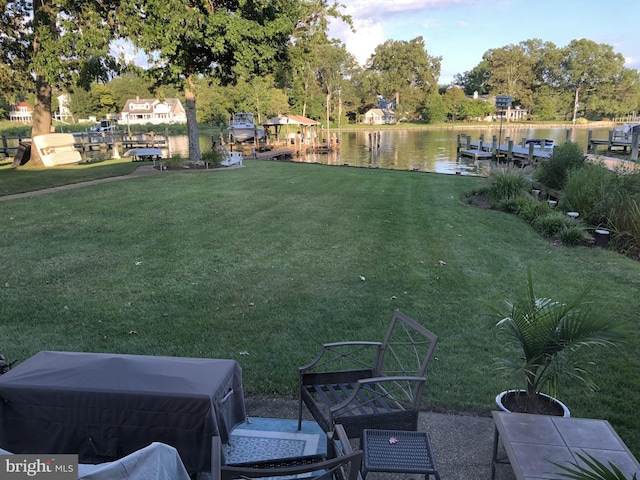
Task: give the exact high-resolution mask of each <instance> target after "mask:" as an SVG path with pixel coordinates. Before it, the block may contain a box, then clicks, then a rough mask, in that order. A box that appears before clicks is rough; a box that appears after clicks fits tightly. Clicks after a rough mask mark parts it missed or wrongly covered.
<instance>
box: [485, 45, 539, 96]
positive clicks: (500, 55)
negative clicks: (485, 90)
mask: <svg viewBox="0 0 640 480" xmlns="http://www.w3.org/2000/svg"><path fill="white" fill-rule="evenodd" d="M483 60H484V61H485V62H487V67H488V69H489V71H490V76H489V80H488V82H487V85H488V87H489V93H491V94H492V95H509V96H510V97H512V98H513V100H514V103H515V104H520V103H522V100H523V99H526V98H528V97H530V95H531V85H532V84H533V80H534V73H533V61H532V59H531V57H529V56H528V55H527V52H526V50H525V48H523V46H522V45H507V46H506V47H502V48H495V49H491V50H488V51H487V52H486V53H485V54H484V56H483Z"/></svg>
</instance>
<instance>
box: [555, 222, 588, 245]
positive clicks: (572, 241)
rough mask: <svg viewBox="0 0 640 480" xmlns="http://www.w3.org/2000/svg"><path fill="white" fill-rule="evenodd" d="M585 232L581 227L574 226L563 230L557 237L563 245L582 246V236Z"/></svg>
mask: <svg viewBox="0 0 640 480" xmlns="http://www.w3.org/2000/svg"><path fill="white" fill-rule="evenodd" d="M585 233H586V230H585V229H584V227H583V226H582V225H579V224H575V225H570V226H567V227H565V228H563V229H562V230H561V231H560V234H559V237H560V240H561V241H562V243H563V244H565V245H582V244H583V243H584V235H585Z"/></svg>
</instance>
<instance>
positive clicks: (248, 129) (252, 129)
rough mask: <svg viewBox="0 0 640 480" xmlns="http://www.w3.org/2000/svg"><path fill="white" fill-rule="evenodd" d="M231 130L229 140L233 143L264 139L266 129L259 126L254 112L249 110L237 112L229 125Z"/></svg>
mask: <svg viewBox="0 0 640 480" xmlns="http://www.w3.org/2000/svg"><path fill="white" fill-rule="evenodd" d="M227 130H228V131H229V141H230V142H233V143H242V142H251V141H254V140H255V139H258V140H262V139H264V136H265V133H264V129H263V128H261V127H258V126H257V125H256V124H255V122H254V120H253V114H252V113H249V112H239V113H235V114H234V115H233V117H232V118H231V120H229V125H228V127H227Z"/></svg>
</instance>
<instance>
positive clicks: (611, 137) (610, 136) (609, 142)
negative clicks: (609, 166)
mask: <svg viewBox="0 0 640 480" xmlns="http://www.w3.org/2000/svg"><path fill="white" fill-rule="evenodd" d="M612 147H613V130H609V141H608V142H607V152H610V151H611V148H612Z"/></svg>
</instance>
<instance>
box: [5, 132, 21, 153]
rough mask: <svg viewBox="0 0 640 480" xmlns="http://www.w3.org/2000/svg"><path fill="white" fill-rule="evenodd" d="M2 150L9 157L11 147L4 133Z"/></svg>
mask: <svg viewBox="0 0 640 480" xmlns="http://www.w3.org/2000/svg"><path fill="white" fill-rule="evenodd" d="M19 143H20V142H18V144H19ZM2 152H3V153H4V154H5V155H6V156H7V157H8V156H9V148H8V145H7V136H6V135H2Z"/></svg>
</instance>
